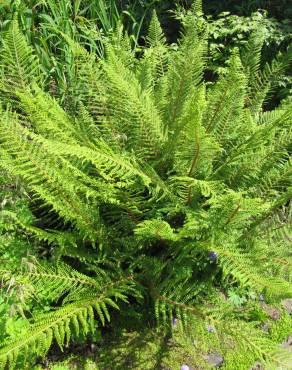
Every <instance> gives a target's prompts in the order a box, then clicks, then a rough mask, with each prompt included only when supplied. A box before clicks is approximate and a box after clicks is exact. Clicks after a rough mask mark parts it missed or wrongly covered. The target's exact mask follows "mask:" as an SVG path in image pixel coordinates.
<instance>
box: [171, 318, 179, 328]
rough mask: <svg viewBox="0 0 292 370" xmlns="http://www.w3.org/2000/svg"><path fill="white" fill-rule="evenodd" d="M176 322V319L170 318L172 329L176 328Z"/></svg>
mask: <svg viewBox="0 0 292 370" xmlns="http://www.w3.org/2000/svg"><path fill="white" fill-rule="evenodd" d="M177 321H178V319H177V318H176V317H173V318H172V320H171V325H172V327H173V328H175V327H176V326H177Z"/></svg>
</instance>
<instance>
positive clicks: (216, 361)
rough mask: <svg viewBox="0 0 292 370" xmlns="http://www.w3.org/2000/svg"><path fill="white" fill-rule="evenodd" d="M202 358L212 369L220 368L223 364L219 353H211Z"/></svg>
mask: <svg viewBox="0 0 292 370" xmlns="http://www.w3.org/2000/svg"><path fill="white" fill-rule="evenodd" d="M203 357H204V359H205V360H206V361H207V362H208V363H209V365H211V366H213V367H220V366H221V365H222V364H223V362H224V358H223V356H222V355H221V354H220V353H219V352H211V353H209V354H207V355H204V356H203Z"/></svg>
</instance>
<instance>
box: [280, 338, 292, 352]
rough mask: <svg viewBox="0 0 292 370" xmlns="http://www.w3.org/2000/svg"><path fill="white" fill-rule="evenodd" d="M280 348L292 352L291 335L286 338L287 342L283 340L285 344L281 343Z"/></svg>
mask: <svg viewBox="0 0 292 370" xmlns="http://www.w3.org/2000/svg"><path fill="white" fill-rule="evenodd" d="M281 347H282V348H286V349H287V348H289V349H290V350H292V335H290V336H289V337H288V339H287V340H285V342H283V343H282V344H281Z"/></svg>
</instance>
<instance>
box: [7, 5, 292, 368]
mask: <svg viewBox="0 0 292 370" xmlns="http://www.w3.org/2000/svg"><path fill="white" fill-rule="evenodd" d="M182 24H183V32H182V34H181V38H180V41H179V43H178V44H175V45H171V46H169V45H167V43H166V39H165V37H164V34H163V31H162V28H161V26H160V24H159V21H158V18H157V15H156V14H155V13H154V14H153V18H152V21H151V23H150V30H149V33H148V37H147V45H146V47H145V48H143V50H142V52H141V53H140V54H141V55H139V58H136V57H135V55H134V53H133V51H132V47H131V41H130V38H129V37H128V36H127V34H124V33H123V32H122V31H121V29H118V30H117V31H116V32H115V33H114V34H113V36H112V37H111V38H110V39H109V40H107V41H106V42H104V44H103V47H104V50H105V55H104V58H102V59H98V58H97V57H96V54H95V53H96V50H88V49H87V50H86V49H85V48H84V47H83V46H82V44H80V43H78V42H77V41H78V40H76V39H72V37H70V36H71V35H70V34H63V35H62V42H64V45H66V48H67V50H69V53H70V56H71V57H72V59H71V63H72V67H73V69H72V71H74V72H73V73H72V74H71V78H72V84H71V86H72V87H74V88H72V90H68V91H66V92H65V93H64V95H63V97H62V98H61V99H56V98H55V97H53V96H52V94H50V92H47V91H46V86H45V83H44V82H43V79H42V70H41V68H39V63H38V61H37V58H36V57H34V52H33V49H32V48H31V47H30V46H28V45H27V44H26V40H25V37H24V36H23V35H22V34H21V32H20V31H19V29H18V26H17V20H16V19H14V21H13V22H12V23H11V25H10V28H9V30H8V31H7V34H6V36H5V39H4V40H3V46H2V52H1V53H2V59H1V83H0V99H1V115H0V154H1V160H0V166H1V169H2V170H3V171H5V172H7V173H9V176H12V177H13V178H14V179H15V181H16V180H18V181H20V182H21V184H22V187H23V188H24V189H25V193H26V194H28V195H29V196H28V200H27V203H28V205H27V206H26V207H25V210H26V211H25V215H24V214H21V212H19V211H18V210H16V209H15V208H14V209H5V210H4V211H3V212H2V219H3V225H4V227H3V226H2V228H3V229H4V232H5V233H6V234H7V233H8V234H11V235H13V238H14V242H13V243H14V247H13V250H14V248H15V247H16V248H17V246H18V244H17V243H16V244H15V240H18V239H19V240H20V243H21V244H22V243H23V244H25V245H27V246H28V247H27V248H26V249H25V247H23V246H20V248H21V249H22V250H26V251H27V250H28V249H29V248H31V249H33V254H34V256H31V254H29V255H27V256H26V257H25V258H23V257H22V259H21V257H20V258H19V260H18V263H13V261H11V260H10V259H8V260H6V259H5V254H4V253H2V252H1V255H2V262H1V268H0V275H1V291H2V293H1V296H0V298H1V297H3V299H4V298H5V297H7V296H8V298H9V299H8V301H7V303H6V305H7V307H6V305H4V310H5V312H7V310H8V307H9V306H10V307H13V313H14V319H13V321H12V324H11V326H12V327H13V328H14V330H7V329H5V332H4V334H3V336H2V337H1V345H0V369H5V368H7V367H8V368H11V369H13V368H19V366H26V364H27V363H29V364H31V365H32V364H33V361H34V360H35V359H36V358H37V357H38V356H40V357H44V356H46V354H47V353H48V350H49V349H50V348H51V347H52V344H55V345H57V346H58V347H59V348H60V350H62V351H63V350H65V348H66V347H68V345H69V342H70V340H71V337H74V338H75V340H76V339H77V340H84V338H85V337H86V336H87V335H88V334H90V333H92V334H93V335H94V333H96V327H97V325H100V326H106V325H109V321H110V318H111V317H114V318H115V317H120V318H123V319H124V320H125V321H131V318H133V317H136V318H137V317H138V318H139V321H140V322H142V323H147V325H149V326H153V325H154V324H156V325H157V326H158V329H159V332H160V335H162V336H163V338H167V336H168V337H170V336H173V338H175V337H176V335H180V339H179V340H180V341H182V343H183V341H184V335H185V336H187V337H188V339H189V340H192V341H193V340H196V341H198V340H200V345H199V346H198V348H197V349H196V355H197V356H198V358H199V360H198V362H200V364H201V365H202V366H204V364H205V365H206V361H205V360H204V359H205V357H204V356H205V355H206V353H208V352H209V351H212V350H217V351H220V352H222V353H223V354H224V356H225V365H224V366H225V368H226V369H234V368H235V367H234V366H235V363H236V362H235V361H238V357H237V356H238V354H241V356H240V360H239V361H240V362H239V363H238V365H239V366H238V368H242V369H247V368H249V367H250V366H252V365H253V363H254V362H255V361H256V360H260V361H261V362H262V363H264V364H266V365H267V366H270V365H271V366H282V367H285V366H286V367H287V366H289V363H290V361H291V353H289V352H288V351H285V350H282V349H279V347H278V344H277V340H278V339H279V340H284V339H285V338H283V335H284V334H283V333H285V335H286V334H287V329H286V328H287V327H288V325H289V323H290V321H289V319H286V321H285V320H284V317H286V316H285V313H284V312H282V311H281V314H282V318H281V320H282V321H280V323H281V324H279V328H278V327H277V325H276V324H275V329H274V331H273V333H277V334H273V335H271V336H269V335H267V334H266V333H265V332H263V331H262V330H261V329H260V328H259V326H260V324H261V322H262V321H263V320H264V319H265V318H266V316H267V314H266V312H269V311H268V310H269V309H270V310H271V309H272V308H270V306H269V305H268V304H266V303H264V304H263V303H262V302H261V301H262V299H261V301H260V300H259V299H258V298H257V297H258V295H259V294H260V295H263V294H264V296H265V299H266V300H267V302H268V303H269V304H270V305H273V306H271V307H274V306H275V307H277V309H278V310H279V312H280V308H279V301H280V299H281V298H283V297H289V296H291V294H292V285H291V276H289V266H291V253H290V252H289V248H288V247H289V243H290V242H291V236H290V226H289V223H290V222H291V185H290V184H291V160H290V159H289V156H290V153H291V138H292V136H291V121H290V120H291V113H292V105H291V100H289V99H287V100H284V101H282V103H281V104H280V105H279V107H277V108H276V109H274V110H272V111H265V110H264V109H263V105H264V102H265V101H266V100H267V99H268V98H269V92H270V90H271V88H272V87H273V82H274V79H275V76H276V77H278V76H279V75H281V74H282V73H283V72H284V71H285V69H287V68H288V67H289V63H290V59H291V53H289V52H288V53H287V54H286V55H283V56H279V57H278V58H276V59H275V60H273V61H272V62H271V63H269V64H265V65H264V66H262V64H261V58H260V51H261V39H257V38H255V36H254V34H252V36H251V38H250V40H249V42H248V45H247V47H246V48H245V49H244V50H241V52H240V51H239V50H234V51H233V52H232V55H231V57H230V58H229V61H228V65H227V67H226V69H225V70H224V71H223V72H222V73H220V75H219V78H218V80H216V81H215V82H214V83H206V82H205V80H204V76H205V70H206V63H207V62H206V61H207V59H208V24H207V22H206V21H205V19H204V17H203V14H202V11H201V2H200V1H197V2H196V3H195V5H194V7H193V8H192V10H191V11H188V12H186V13H185V14H184V16H183V19H182ZM56 81H57V80H56ZM271 225H272V227H271ZM15 238H16V239H15ZM13 250H12V252H13ZM20 262H21V263H20ZM228 297H229V298H228ZM1 299H2V298H1ZM240 308H242V309H240ZM115 309H120V311H121V313H120V316H118V315H116V314H114V313H113V311H114V310H115ZM3 317H4V319H5V320H6V319H7V313H5V314H4V315H3ZM283 321H285V324H282V322H283ZM2 325H3V324H2ZM281 325H282V326H281ZM113 327H114V329H116V326H113ZM277 330H278V331H277ZM176 332H177V333H176ZM179 333H180V334H179ZM182 333H185V334H182ZM215 333H216V335H214V334H215ZM276 337H277V340H276ZM185 342H186V343H187V341H185ZM230 343H232V345H230ZM186 345H189V344H186ZM230 348H231V349H232V350H230ZM229 350H230V351H229ZM145 368H146V367H145Z"/></svg>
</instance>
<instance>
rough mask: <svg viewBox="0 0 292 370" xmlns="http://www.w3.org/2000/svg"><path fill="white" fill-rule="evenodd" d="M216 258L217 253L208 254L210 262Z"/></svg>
mask: <svg viewBox="0 0 292 370" xmlns="http://www.w3.org/2000/svg"><path fill="white" fill-rule="evenodd" d="M217 257H218V253H216V252H210V253H209V258H210V260H211V261H216V260H217Z"/></svg>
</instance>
